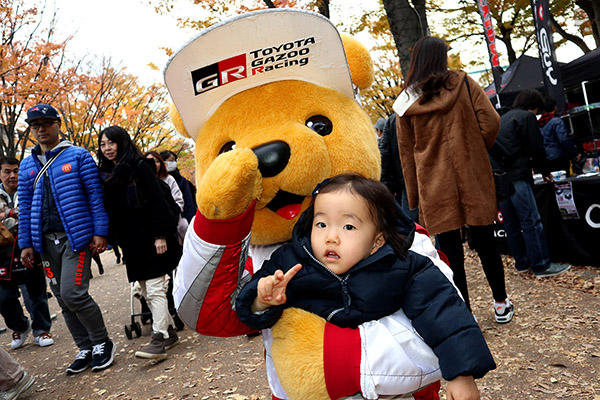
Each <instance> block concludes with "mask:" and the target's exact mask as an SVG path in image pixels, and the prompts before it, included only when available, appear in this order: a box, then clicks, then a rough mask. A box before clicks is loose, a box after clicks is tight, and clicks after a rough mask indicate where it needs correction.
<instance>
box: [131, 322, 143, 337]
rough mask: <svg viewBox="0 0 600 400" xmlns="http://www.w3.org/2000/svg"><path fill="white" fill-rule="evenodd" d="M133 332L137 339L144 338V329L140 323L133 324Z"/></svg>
mask: <svg viewBox="0 0 600 400" xmlns="http://www.w3.org/2000/svg"><path fill="white" fill-rule="evenodd" d="M131 330H132V331H134V332H135V336H136V337H141V336H142V327H141V326H140V323H139V322H137V321H136V322H134V323H133V324H131Z"/></svg>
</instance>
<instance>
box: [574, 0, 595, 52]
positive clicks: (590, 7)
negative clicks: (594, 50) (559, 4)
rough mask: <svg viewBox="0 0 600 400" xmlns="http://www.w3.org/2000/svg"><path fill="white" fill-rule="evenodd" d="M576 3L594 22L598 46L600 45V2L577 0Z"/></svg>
mask: <svg viewBox="0 0 600 400" xmlns="http://www.w3.org/2000/svg"><path fill="white" fill-rule="evenodd" d="M575 3H576V4H577V5H578V6H579V7H580V8H581V9H582V10H583V11H584V12H585V13H586V14H587V16H588V18H589V20H590V23H591V24H592V34H593V36H594V41H595V42H596V47H598V46H600V18H599V17H600V4H599V2H598V1H597V0H576V1H575Z"/></svg>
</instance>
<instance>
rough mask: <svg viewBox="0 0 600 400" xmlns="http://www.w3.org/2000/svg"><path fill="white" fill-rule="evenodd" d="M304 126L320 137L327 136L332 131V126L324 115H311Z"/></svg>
mask: <svg viewBox="0 0 600 400" xmlns="http://www.w3.org/2000/svg"><path fill="white" fill-rule="evenodd" d="M304 124H305V125H306V126H307V127H309V128H310V129H312V130H313V131H315V132H317V133H318V134H319V135H321V136H327V135H329V134H330V133H331V131H332V130H333V124H332V123H331V121H330V120H329V118H327V117H326V116H324V115H313V116H312V117H310V118H308V119H307V120H306V122H305V123H304Z"/></svg>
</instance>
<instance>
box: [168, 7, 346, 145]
mask: <svg viewBox="0 0 600 400" xmlns="http://www.w3.org/2000/svg"><path fill="white" fill-rule="evenodd" d="M164 74H165V83H166V85H167V89H168V90H169V93H170V95H171V98H172V99H173V103H174V104H175V107H176V108H177V111H178V112H179V115H180V116H181V119H182V121H183V124H184V126H185V129H186V131H187V132H188V134H189V135H190V136H191V137H193V138H196V136H197V135H198V132H199V131H200V128H201V127H202V125H203V124H204V123H205V122H206V121H207V120H208V119H209V118H210V117H211V116H212V114H213V113H214V112H215V111H216V110H217V109H218V108H219V106H220V105H221V104H223V102H225V100H227V99H228V98H230V97H232V96H234V95H235V94H237V93H240V92H243V91H244V90H248V89H251V88H253V87H256V86H261V85H265V84H267V83H270V82H276V81H282V80H300V81H305V82H309V83H313V84H315V85H318V86H322V87H325V88H329V89H333V90H336V91H338V92H341V93H344V94H345V95H347V96H348V97H351V98H352V97H354V91H353V87H352V79H351V76H350V70H349V68H348V63H347V61H346V54H345V53H344V46H343V44H342V40H341V38H340V35H339V33H338V31H337V29H336V28H335V26H334V25H333V24H332V23H331V22H330V21H329V20H328V19H327V18H325V17H323V16H321V15H319V14H315V13H312V12H307V11H301V10H293V9H269V10H262V11H256V12H251V13H247V14H242V15H239V16H237V17H235V18H232V19H229V20H226V21H224V22H222V23H219V24H216V25H213V26H211V27H210V28H208V29H206V30H204V31H203V32H201V33H200V34H199V35H198V36H197V37H196V38H195V39H193V40H192V41H190V42H189V43H188V44H186V45H185V46H184V47H183V48H182V49H181V50H179V51H178V52H177V53H176V54H175V55H174V56H173V57H172V58H171V60H169V62H168V64H167V66H166V68H165V72H164Z"/></svg>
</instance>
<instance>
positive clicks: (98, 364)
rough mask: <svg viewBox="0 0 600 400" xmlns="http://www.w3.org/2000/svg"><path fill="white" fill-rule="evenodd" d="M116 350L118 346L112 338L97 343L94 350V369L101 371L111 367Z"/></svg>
mask: <svg viewBox="0 0 600 400" xmlns="http://www.w3.org/2000/svg"><path fill="white" fill-rule="evenodd" d="M115 350H116V346H115V345H114V343H113V342H111V341H110V339H109V340H107V341H106V342H104V343H100V344H97V345H95V346H94V349H93V350H92V371H100V370H103V369H104V368H108V367H110V365H111V364H112V363H113V359H114V358H115Z"/></svg>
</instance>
